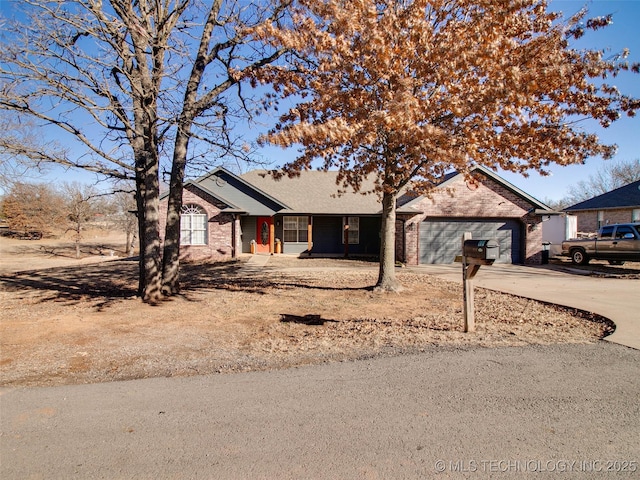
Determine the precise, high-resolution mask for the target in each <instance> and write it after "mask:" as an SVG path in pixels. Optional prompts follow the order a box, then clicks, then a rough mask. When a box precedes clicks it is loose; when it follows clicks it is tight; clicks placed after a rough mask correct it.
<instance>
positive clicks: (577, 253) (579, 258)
mask: <svg viewBox="0 0 640 480" xmlns="http://www.w3.org/2000/svg"><path fill="white" fill-rule="evenodd" d="M571 261H572V262H573V263H575V264H576V265H586V264H587V263H589V257H587V254H586V253H584V251H583V250H574V251H573V252H571Z"/></svg>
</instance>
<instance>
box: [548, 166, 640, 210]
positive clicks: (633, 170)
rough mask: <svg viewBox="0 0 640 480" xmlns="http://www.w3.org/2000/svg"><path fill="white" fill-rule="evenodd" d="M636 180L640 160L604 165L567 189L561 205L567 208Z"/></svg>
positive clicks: (639, 170) (638, 175)
mask: <svg viewBox="0 0 640 480" xmlns="http://www.w3.org/2000/svg"><path fill="white" fill-rule="evenodd" d="M636 180H640V159H638V158H636V159H635V160H631V161H628V162H624V161H619V162H614V163H605V164H604V165H603V166H602V168H600V169H599V170H597V171H596V172H595V173H594V174H592V175H589V178H588V179H587V180H581V181H579V182H578V183H577V184H575V185H572V186H571V187H569V193H568V195H567V196H566V197H565V198H563V199H562V200H561V204H562V206H563V207H568V206H570V205H574V204H576V203H579V202H582V201H584V200H588V199H590V198H593V197H597V196H598V195H602V194H603V193H607V192H610V191H611V190H615V189H616V188H620V187H623V186H625V185H628V184H629V183H632V182H635V181H636Z"/></svg>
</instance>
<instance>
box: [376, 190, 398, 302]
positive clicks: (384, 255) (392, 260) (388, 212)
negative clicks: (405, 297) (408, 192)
mask: <svg viewBox="0 0 640 480" xmlns="http://www.w3.org/2000/svg"><path fill="white" fill-rule="evenodd" d="M381 228H382V237H381V239H380V269H379V273H378V283H376V286H375V290H376V291H384V292H399V291H401V290H403V287H402V285H400V282H398V280H396V270H395V268H396V194H395V193H387V192H385V193H384V195H383V197H382V227H381Z"/></svg>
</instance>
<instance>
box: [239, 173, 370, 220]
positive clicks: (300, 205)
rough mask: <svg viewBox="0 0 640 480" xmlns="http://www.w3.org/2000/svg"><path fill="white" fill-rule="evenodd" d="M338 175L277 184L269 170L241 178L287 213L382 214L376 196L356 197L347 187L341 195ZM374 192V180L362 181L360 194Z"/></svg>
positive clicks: (310, 175) (305, 176) (304, 177)
mask: <svg viewBox="0 0 640 480" xmlns="http://www.w3.org/2000/svg"><path fill="white" fill-rule="evenodd" d="M337 177H338V172H337V171H333V170H330V171H327V172H325V171H316V170H309V171H304V172H301V174H300V176H298V177H293V178H289V177H286V176H285V177H283V178H281V179H279V180H275V179H274V178H273V177H272V176H271V175H270V174H269V172H268V171H266V170H253V171H251V172H247V173H245V174H244V175H242V179H243V180H245V181H246V182H247V183H249V184H251V185H254V186H255V187H257V188H258V189H260V190H262V191H266V192H269V193H270V194H271V195H272V196H273V197H275V198H278V199H280V200H281V201H282V202H284V203H286V204H287V205H288V209H287V210H288V212H287V213H291V214H293V213H298V214H305V215H307V214H309V215H312V214H335V215H356V214H357V215H378V214H380V212H381V204H380V199H379V198H378V196H377V195H375V194H369V195H365V194H363V193H355V192H354V191H353V189H352V188H351V187H347V188H345V189H344V190H345V191H344V193H341V194H338V190H339V188H340V187H339V185H337V184H336V179H337ZM373 188H374V182H373V179H372V178H369V179H366V180H365V181H363V184H362V188H361V191H362V192H368V191H371V190H372V189H373Z"/></svg>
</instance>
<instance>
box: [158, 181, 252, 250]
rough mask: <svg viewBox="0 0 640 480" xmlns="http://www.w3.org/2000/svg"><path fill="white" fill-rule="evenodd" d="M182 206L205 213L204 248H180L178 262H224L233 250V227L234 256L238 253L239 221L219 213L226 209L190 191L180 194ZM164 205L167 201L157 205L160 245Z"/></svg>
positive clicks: (220, 204) (203, 194) (191, 246)
mask: <svg viewBox="0 0 640 480" xmlns="http://www.w3.org/2000/svg"><path fill="white" fill-rule="evenodd" d="M182 203H183V205H188V204H194V205H198V206H199V207H200V208H202V209H203V210H204V211H205V212H206V213H207V244H206V245H181V246H180V259H181V260H226V259H230V258H232V257H233V256H234V249H233V245H231V242H232V238H233V228H234V223H235V231H236V245H235V252H237V253H240V244H239V241H240V240H239V239H240V220H239V219H235V220H234V218H233V215H231V214H227V213H221V210H222V209H224V208H226V206H227V205H225V204H223V203H221V202H219V201H218V200H216V199H215V198H213V197H211V196H210V195H207V194H205V193H204V192H201V191H200V190H198V189H196V188H193V187H191V188H190V189H185V190H184V193H183V195H182ZM167 205H168V199H164V200H162V201H161V202H160V234H161V239H160V240H161V241H162V240H163V239H164V231H165V227H166V218H167Z"/></svg>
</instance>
